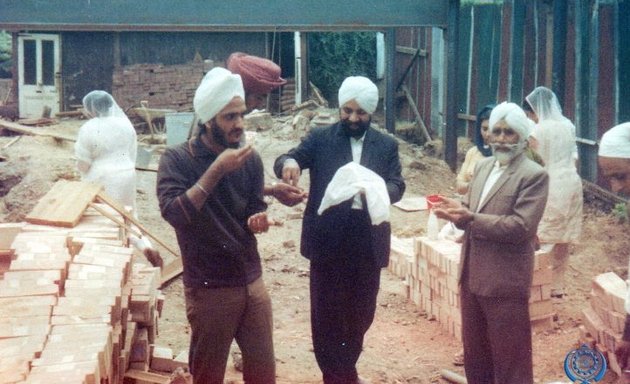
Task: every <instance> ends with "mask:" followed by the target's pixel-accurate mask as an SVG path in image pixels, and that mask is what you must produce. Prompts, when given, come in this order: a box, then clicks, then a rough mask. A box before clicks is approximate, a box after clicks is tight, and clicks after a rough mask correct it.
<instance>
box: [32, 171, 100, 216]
mask: <svg viewBox="0 0 630 384" xmlns="http://www.w3.org/2000/svg"><path fill="white" fill-rule="evenodd" d="M102 189H103V187H102V186H100V185H98V184H92V183H86V182H82V181H67V180H60V181H58V182H57V183H55V185H53V187H52V188H51V190H50V191H48V193H47V194H46V195H44V197H43V198H42V199H41V200H40V201H39V202H38V203H37V205H35V208H33V210H32V211H31V213H29V214H28V216H26V219H25V220H26V221H27V222H29V223H33V224H44V225H56V226H61V227H74V226H75V225H77V223H78V222H79V220H81V215H83V212H84V211H85V209H86V208H87V207H88V204H89V203H91V202H92V201H94V199H95V198H96V195H98V193H99V192H101V190H102Z"/></svg>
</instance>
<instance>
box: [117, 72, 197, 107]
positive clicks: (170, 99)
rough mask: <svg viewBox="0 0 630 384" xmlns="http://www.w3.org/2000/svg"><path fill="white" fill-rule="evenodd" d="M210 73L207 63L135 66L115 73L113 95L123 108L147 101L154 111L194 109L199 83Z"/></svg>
mask: <svg viewBox="0 0 630 384" xmlns="http://www.w3.org/2000/svg"><path fill="white" fill-rule="evenodd" d="M207 70H208V68H206V64H205V63H204V62H203V61H193V62H190V63H187V64H179V65H162V64H134V65H128V66H124V67H120V68H116V69H115V70H114V74H113V78H112V96H113V97H114V99H115V100H116V101H117V102H118V104H119V105H120V107H121V108H123V109H125V110H126V109H128V108H130V107H132V106H137V105H138V104H139V103H140V101H142V100H145V101H147V102H148V105H149V106H150V107H151V108H171V109H173V108H174V109H176V110H178V111H188V110H191V109H192V100H193V97H194V95H195V90H196V89H197V87H198V86H199V82H200V81H201V79H202V78H203V75H204V74H205V72H206V71H207Z"/></svg>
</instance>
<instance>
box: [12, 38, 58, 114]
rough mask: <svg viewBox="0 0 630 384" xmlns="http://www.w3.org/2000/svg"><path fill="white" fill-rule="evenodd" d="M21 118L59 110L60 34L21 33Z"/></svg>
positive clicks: (19, 61) (19, 66) (54, 112)
mask: <svg viewBox="0 0 630 384" xmlns="http://www.w3.org/2000/svg"><path fill="white" fill-rule="evenodd" d="M18 63H19V64H18V71H19V95H20V96H19V108H20V118H37V117H42V115H43V113H44V111H45V110H48V109H50V113H51V116H54V115H55V114H56V113H58V112H59V105H60V95H61V84H60V83H61V81H60V68H61V54H60V39H59V35H48V34H22V35H20V36H18Z"/></svg>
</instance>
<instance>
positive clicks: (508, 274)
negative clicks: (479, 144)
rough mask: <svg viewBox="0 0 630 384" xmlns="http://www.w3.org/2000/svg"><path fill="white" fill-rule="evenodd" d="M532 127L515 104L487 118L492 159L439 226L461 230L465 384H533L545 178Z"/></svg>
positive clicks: (450, 202) (447, 203)
mask: <svg viewBox="0 0 630 384" xmlns="http://www.w3.org/2000/svg"><path fill="white" fill-rule="evenodd" d="M528 134H529V123H528V121H527V117H526V115H525V113H524V112H523V110H522V109H521V108H520V107H519V106H518V105H516V104H514V103H505V102H504V103H501V104H499V105H498V106H496V107H495V108H494V109H493V110H492V113H491V114H490V138H489V143H490V146H491V148H492V153H493V156H492V157H489V158H487V159H484V160H481V161H480V162H479V163H478V165H477V167H476V168H475V172H474V174H473V178H472V180H471V182H470V187H469V189H468V192H467V193H466V195H465V196H464V199H463V201H462V202H461V203H460V202H459V201H456V200H454V199H450V198H446V197H441V200H442V202H441V203H439V204H438V205H437V207H436V209H435V211H434V212H435V214H436V216H438V217H439V218H442V219H446V220H449V221H451V222H453V223H454V224H455V225H456V226H457V227H458V228H460V229H463V230H464V231H465V232H464V239H463V244H462V253H461V262H460V271H459V285H460V304H461V311H462V340H463V344H464V368H465V370H466V379H467V380H468V383H470V384H487V383H495V384H519V383H523V384H532V383H533V381H534V379H533V367H532V335H531V325H530V319H529V306H528V301H529V294H530V287H531V283H532V273H533V264H534V250H535V238H536V230H537V227H538V223H539V222H540V219H541V218H542V215H543V212H544V210H545V203H546V201H547V194H548V189H549V188H548V187H549V177H548V175H547V172H545V170H544V169H543V168H542V167H541V166H540V165H538V164H536V163H535V162H534V161H532V160H530V159H528V158H527V156H526V155H525V149H526V145H527V144H526V140H527V136H528Z"/></svg>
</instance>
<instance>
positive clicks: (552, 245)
mask: <svg viewBox="0 0 630 384" xmlns="http://www.w3.org/2000/svg"><path fill="white" fill-rule="evenodd" d="M526 101H527V103H526V104H528V105H529V106H530V107H531V109H532V111H533V113H534V116H533V117H534V121H536V125H535V126H534V129H533V131H532V133H531V137H532V138H533V140H530V142H531V145H532V147H533V148H534V149H535V150H536V151H537V152H538V154H539V155H540V156H541V157H542V159H543V161H544V167H545V169H546V170H547V172H548V173H549V196H548V198H547V206H546V207H545V213H544V214H543V218H542V220H541V221H540V223H539V225H538V238H539V240H540V242H541V247H542V249H543V250H545V249H546V250H550V251H551V253H552V267H553V281H552V291H551V294H552V296H555V297H562V296H563V295H564V274H565V271H566V267H567V264H568V258H569V244H571V243H576V242H578V241H579V238H580V234H581V230H582V205H583V197H582V180H581V178H580V176H579V175H578V173H577V170H576V168H575V160H576V159H577V154H576V150H575V126H574V125H573V124H572V123H571V121H570V120H569V119H567V118H566V117H564V115H562V109H561V108H560V103H559V102H558V98H557V97H556V95H555V94H554V93H553V91H551V90H550V89H548V88H545V87H537V88H536V89H534V91H533V92H532V93H530V94H529V95H528V96H527V97H526Z"/></svg>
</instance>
